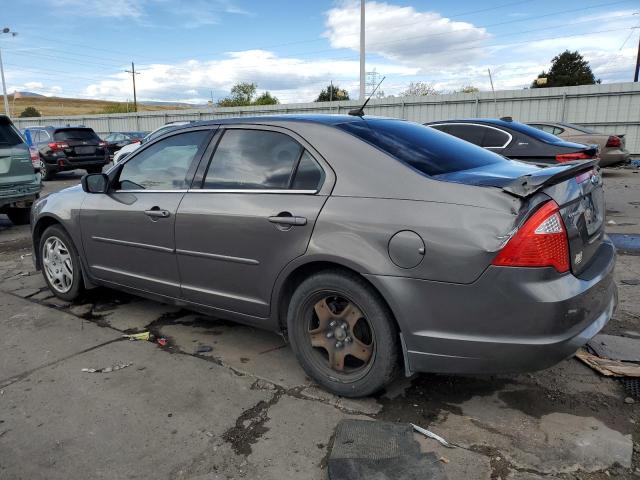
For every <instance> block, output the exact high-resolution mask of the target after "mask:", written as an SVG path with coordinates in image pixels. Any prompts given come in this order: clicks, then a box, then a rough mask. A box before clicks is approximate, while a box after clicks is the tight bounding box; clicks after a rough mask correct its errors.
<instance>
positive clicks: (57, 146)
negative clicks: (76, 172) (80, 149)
mask: <svg viewBox="0 0 640 480" xmlns="http://www.w3.org/2000/svg"><path fill="white" fill-rule="evenodd" d="M49 148H50V149H51V150H54V151H57V150H64V149H65V148H69V144H68V143H65V142H50V143H49Z"/></svg>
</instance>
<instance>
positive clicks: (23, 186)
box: [0, 115, 41, 225]
mask: <svg viewBox="0 0 640 480" xmlns="http://www.w3.org/2000/svg"><path fill="white" fill-rule="evenodd" d="M33 167H34V165H33V163H32V159H31V157H30V155H29V147H28V146H27V144H26V143H25V141H24V139H23V138H22V136H21V135H20V132H19V131H18V130H17V129H16V127H15V126H14V125H13V123H11V120H10V119H9V117H6V116H5V115H0V213H4V214H6V215H7V216H8V217H9V219H10V220H11V221H12V222H13V223H15V224H16V225H23V224H27V223H29V212H30V210H31V204H32V203H33V202H34V201H35V200H36V199H37V198H38V196H39V195H40V188H41V184H40V179H39V178H38V176H37V175H36V173H35V171H34V168H33Z"/></svg>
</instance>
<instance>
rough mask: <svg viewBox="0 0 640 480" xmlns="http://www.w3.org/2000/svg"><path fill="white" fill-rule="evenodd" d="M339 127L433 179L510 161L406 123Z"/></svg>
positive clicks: (364, 122) (375, 122)
mask: <svg viewBox="0 0 640 480" xmlns="http://www.w3.org/2000/svg"><path fill="white" fill-rule="evenodd" d="M338 128H340V129H342V130H344V131H346V132H349V133H351V134H352V135H354V136H356V137H358V138H360V139H362V140H364V141H366V142H368V143H370V144H372V145H373V146H375V147H377V148H379V149H380V150H382V151H384V152H386V153H388V154H389V155H391V156H392V157H395V158H397V159H398V160H400V161H401V162H403V163H405V164H406V165H409V166H410V167H412V168H414V169H416V170H418V171H419V172H421V173H424V174H425V175H429V176H431V175H440V174H443V173H449V172H457V171H460V170H468V169H471V168H478V167H483V166H485V165H491V164H494V163H499V162H508V161H509V160H506V159H504V158H503V157H501V156H500V155H497V154H495V153H493V152H490V151H488V150H485V149H483V148H481V147H477V146H475V145H473V144H471V143H469V142H465V141H463V140H460V139H459V138H456V137H454V136H453V135H447V134H446V133H442V132H439V131H438V130H436V129H433V128H430V127H425V126H424V125H419V124H417V123H412V122H405V121H402V120H381V119H375V120H367V119H366V118H365V119H363V120H361V121H355V122H350V123H343V124H340V125H338Z"/></svg>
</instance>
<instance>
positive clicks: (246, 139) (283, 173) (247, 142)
mask: <svg viewBox="0 0 640 480" xmlns="http://www.w3.org/2000/svg"><path fill="white" fill-rule="evenodd" d="M302 150H303V148H302V146H301V145H300V144H299V143H298V142H296V141H295V140H294V139H292V138H291V137H289V136H288V135H285V134H283V133H279V132H271V131H266V130H235V129H231V130H227V131H226V132H224V134H223V136H222V139H221V140H220V143H219V144H218V147H217V148H216V151H215V153H214V155H213V159H212V160H211V164H210V165H209V169H208V171H207V174H206V176H205V181H204V185H203V188H206V189H233V190H237V189H240V190H255V189H286V188H289V185H290V182H291V175H292V172H293V169H294V167H295V166H296V164H297V163H298V160H299V159H300V156H301V155H302Z"/></svg>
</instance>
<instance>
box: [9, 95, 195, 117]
mask: <svg viewBox="0 0 640 480" xmlns="http://www.w3.org/2000/svg"><path fill="white" fill-rule="evenodd" d="M8 97H9V108H10V110H11V114H12V116H14V117H18V116H19V115H20V113H21V112H22V111H23V110H24V109H25V108H27V107H34V108H35V109H36V110H38V111H39V112H40V114H41V115H42V116H43V117H46V116H58V115H91V114H96V113H125V112H128V111H133V104H132V103H127V102H112V101H108V100H90V99H86V98H64V97H45V96H44V95H40V94H37V93H33V92H20V96H18V98H16V99H15V102H14V100H13V94H10V95H8ZM0 105H1V102H0ZM198 106H199V105H190V104H186V103H178V102H176V103H172V102H138V111H140V112H142V111H153V110H181V109H186V108H197V107H198ZM1 110H2V108H1V107H0V111H1ZM2 113H4V112H2Z"/></svg>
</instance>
